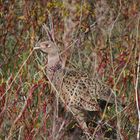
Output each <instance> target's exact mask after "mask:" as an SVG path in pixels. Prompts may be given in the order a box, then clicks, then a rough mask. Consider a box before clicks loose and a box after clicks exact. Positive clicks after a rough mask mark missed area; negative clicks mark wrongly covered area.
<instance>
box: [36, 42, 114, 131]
mask: <svg viewBox="0 0 140 140" xmlns="http://www.w3.org/2000/svg"><path fill="white" fill-rule="evenodd" d="M35 49H40V50H42V51H43V52H45V53H47V54H48V67H47V75H48V77H49V79H50V80H51V82H52V83H53V85H54V86H55V88H56V90H57V91H58V92H59V97H60V98H61V99H62V100H63V103H64V105H65V106H66V108H67V109H68V110H69V111H71V112H72V113H73V115H74V116H75V117H76V119H77V121H78V122H79V124H80V125H81V127H82V128H83V129H84V130H85V131H88V128H87V126H86V123H85V121H84V116H83V112H82V110H88V111H99V110H100V107H99V105H98V102H97V99H101V100H105V101H108V102H110V103H112V102H114V101H115V96H114V94H113V92H112V90H111V89H110V88H109V87H108V86H107V85H105V84H103V83H102V82H101V81H100V80H99V79H98V78H95V77H90V76H89V75H88V74H87V73H84V72H80V71H76V70H71V69H67V68H63V67H62V63H61V60H60V58H59V53H58V49H57V46H55V44H54V43H52V42H42V43H40V46H39V47H36V48H35Z"/></svg>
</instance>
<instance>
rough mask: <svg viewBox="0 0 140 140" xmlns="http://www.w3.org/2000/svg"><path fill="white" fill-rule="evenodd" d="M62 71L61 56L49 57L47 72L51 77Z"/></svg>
mask: <svg viewBox="0 0 140 140" xmlns="http://www.w3.org/2000/svg"><path fill="white" fill-rule="evenodd" d="M61 69H62V62H61V60H60V57H59V54H58V53H56V54H53V55H48V66H47V71H48V74H49V76H50V77H52V76H54V74H55V73H56V72H58V71H60V70H61Z"/></svg>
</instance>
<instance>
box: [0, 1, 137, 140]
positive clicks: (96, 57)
mask: <svg viewBox="0 0 140 140" xmlns="http://www.w3.org/2000/svg"><path fill="white" fill-rule="evenodd" d="M44 24H45V25H46V26H47V27H48V28H49V29H51V31H53V35H54V36H53V37H54V39H55V41H56V42H57V44H58V45H59V46H60V50H61V51H62V52H63V55H64V56H63V57H64V60H65V63H66V65H68V66H69V67H74V68H77V69H82V70H84V71H87V72H88V73H89V74H91V75H92V74H98V76H99V77H101V79H102V80H103V81H104V82H106V83H107V84H108V85H109V86H110V87H112V89H114V91H115V92H116V94H117V97H118V98H119V99H120V100H121V102H122V104H125V107H124V108H123V109H122V110H121V111H120V112H119V113H118V114H119V115H117V116H118V119H117V121H116V120H114V118H116V114H117V113H116V110H115V107H114V106H109V107H107V108H106V112H105V113H104V116H103V118H102V119H103V124H102V126H99V125H95V126H92V129H93V130H94V133H95V135H96V136H97V137H99V136H100V139H101V138H102V139H105V137H108V139H113V138H114V139H117V138H116V137H117V136H116V137H115V136H111V134H110V133H114V135H115V133H116V132H114V131H117V134H118V133H119V135H120V139H123V140H129V139H130V140H131V139H134V140H135V139H136V135H138V132H137V127H138V120H139V118H140V116H138V115H137V112H139V107H140V104H139V102H138V101H139V100H140V96H139V94H140V85H139V84H140V82H139V76H140V74H139V65H140V64H139V63H140V62H139V61H140V56H139V51H140V1H139V0H134V1H132V0H115V1H112V0H97V1H96V0H73V1H68V0H34V1H31V0H30V1H28V0H0V139H1V140H4V139H6V138H8V139H15V140H17V139H18V140H22V139H25V140H32V139H37V140H51V139H57V140H62V139H64V140H67V139H71V140H72V139H73V140H78V139H84V137H83V134H82V132H81V130H80V128H79V127H78V124H76V122H75V120H74V118H73V117H72V116H71V114H69V113H68V115H67V116H69V117H66V116H65V115H64V114H66V113H65V109H64V110H63V107H60V108H61V110H60V111H59V115H58V116H57V117H56V116H55V115H54V112H55V110H56V104H55V95H54V93H53V92H52V91H51V90H50V86H49V82H48V80H47V79H46V77H45V75H44V73H43V71H42V68H43V65H44V64H43V63H42V62H43V60H42V59H43V54H42V53H40V52H34V51H33V47H34V46H35V45H36V44H37V42H38V41H39V40H42V39H46V35H45V34H46V32H45V31H44V28H43V29H42V25H44ZM120 114H121V115H120ZM95 115H96V113H94V114H93V116H95ZM91 116H92V115H91ZM93 116H92V119H91V120H93V118H94V117H93ZM90 124H91V123H90ZM97 126H98V127H97ZM117 134H116V135H117Z"/></svg>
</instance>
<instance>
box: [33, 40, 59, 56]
mask: <svg viewBox="0 0 140 140" xmlns="http://www.w3.org/2000/svg"><path fill="white" fill-rule="evenodd" d="M34 49H35V50H41V51H42V52H44V53H47V54H48V55H55V54H57V53H58V48H57V47H56V45H55V44H54V43H53V42H51V41H44V42H41V43H40V44H39V46H38V47H35V48H34Z"/></svg>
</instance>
